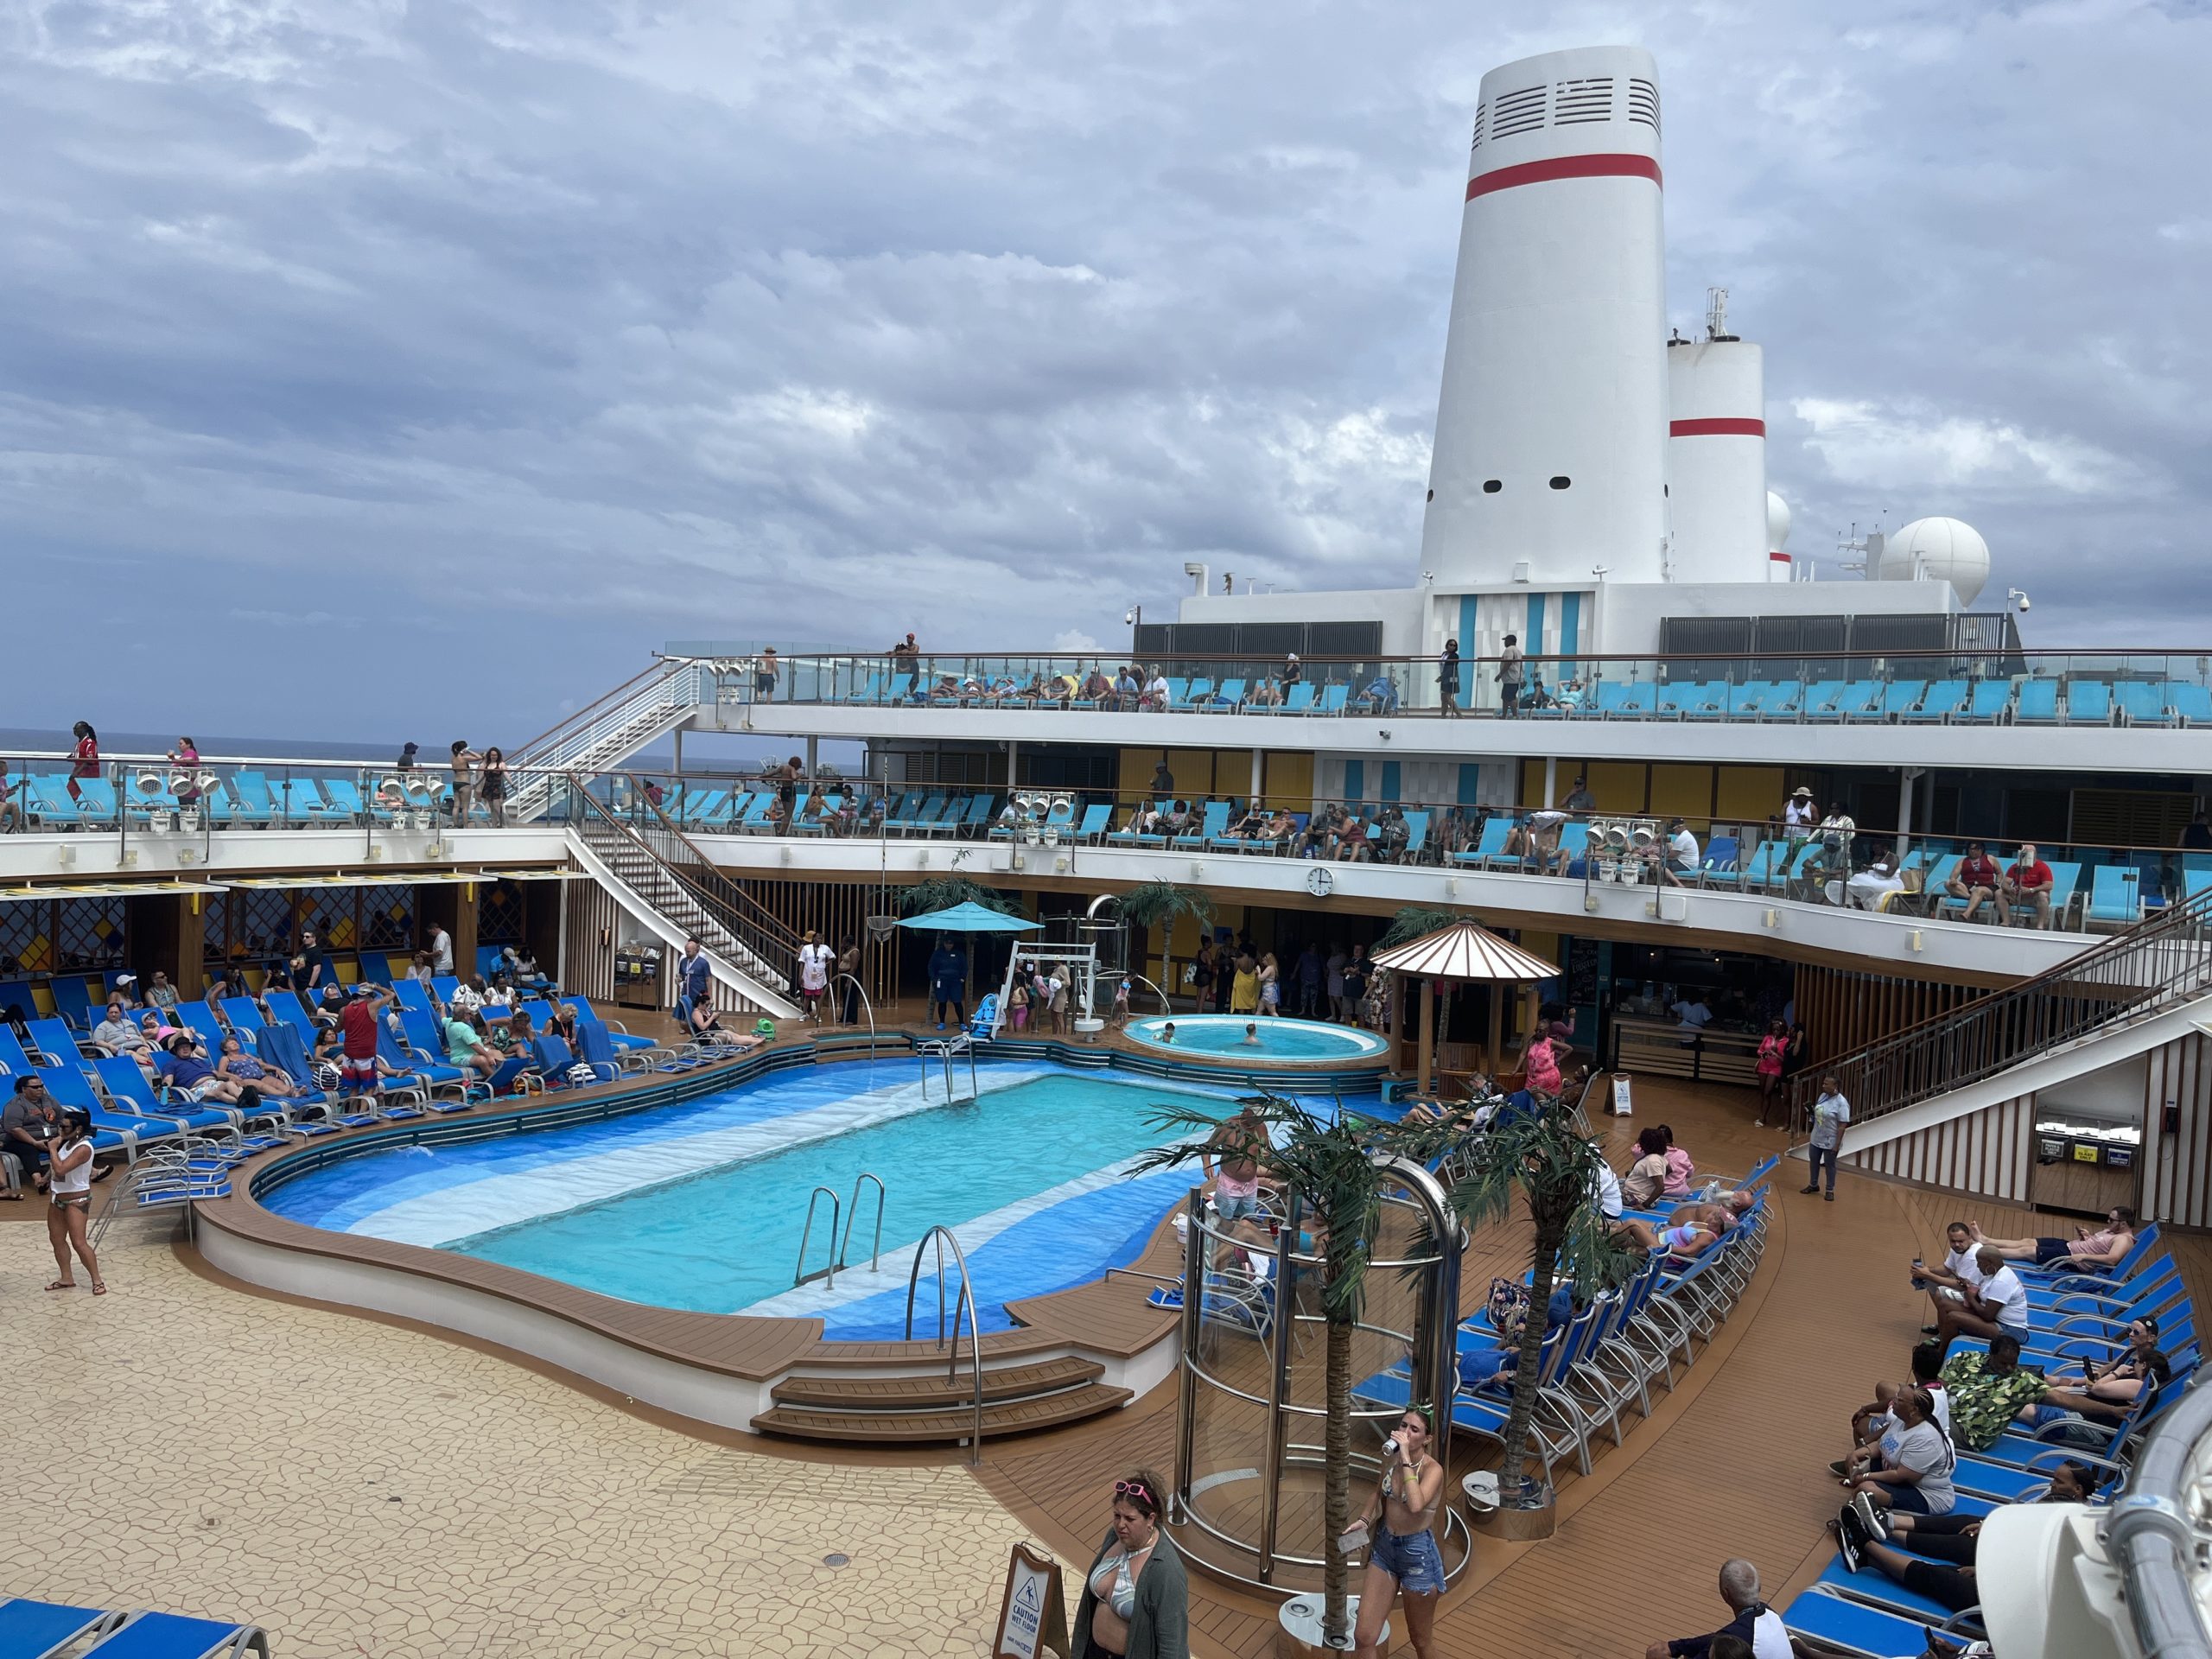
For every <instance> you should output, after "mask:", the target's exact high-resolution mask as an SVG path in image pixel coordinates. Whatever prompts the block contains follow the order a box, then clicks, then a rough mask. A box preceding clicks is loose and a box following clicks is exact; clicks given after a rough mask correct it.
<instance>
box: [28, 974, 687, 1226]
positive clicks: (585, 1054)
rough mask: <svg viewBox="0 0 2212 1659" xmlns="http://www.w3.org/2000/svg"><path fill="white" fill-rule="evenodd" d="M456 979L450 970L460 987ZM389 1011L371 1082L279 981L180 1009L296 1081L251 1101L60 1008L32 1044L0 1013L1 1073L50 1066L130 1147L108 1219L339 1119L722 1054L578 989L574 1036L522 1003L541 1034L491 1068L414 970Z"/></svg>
mask: <svg viewBox="0 0 2212 1659" xmlns="http://www.w3.org/2000/svg"><path fill="white" fill-rule="evenodd" d="M455 983H456V982H454V981H453V980H451V979H450V978H448V980H446V981H445V982H444V984H445V987H446V989H447V992H448V994H450V992H451V990H452V989H453V988H454V985H455ZM395 990H396V995H397V997H398V1003H397V1008H396V1010H394V1011H393V1012H394V1015H395V1017H396V1020H397V1025H398V1027H399V1029H398V1030H397V1032H395V1031H394V1030H393V1029H392V1023H393V1022H392V1020H385V1021H384V1022H381V1023H380V1027H379V1031H378V1042H379V1052H380V1054H381V1058H383V1059H384V1061H385V1064H386V1065H388V1066H389V1067H390V1068H391V1071H392V1072H393V1075H391V1076H389V1077H385V1078H384V1079H383V1080H382V1087H381V1088H380V1090H379V1091H378V1093H376V1094H374V1095H357V1094H346V1093H341V1092H340V1091H339V1090H337V1088H336V1085H335V1080H334V1078H332V1077H329V1076H328V1075H327V1071H324V1072H321V1073H319V1072H318V1069H317V1067H316V1066H315V1064H314V1063H313V1062H312V1061H311V1059H310V1058H309V1056H310V1053H311V1051H312V1048H313V1045H314V1041H315V1016H314V1014H313V1012H312V1010H311V1009H310V1008H309V1007H308V1005H307V1004H306V1002H305V1001H303V1000H302V998H300V997H298V996H296V995H288V994H283V993H277V994H272V995H269V996H266V997H264V998H260V999H255V998H251V997H231V998H226V1000H225V1001H224V1002H223V1004H222V1006H221V1010H220V1013H218V1011H217V1010H216V1009H215V1008H213V1007H210V1006H209V1005H208V1004H207V1002H205V1001H188V1002H181V1003H179V1004H178V1005H177V1007H175V1009H174V1010H173V1011H172V1013H171V1018H172V1020H174V1021H175V1023H176V1024H177V1025H179V1026H180V1027H183V1028H184V1029H186V1030H188V1031H190V1032H192V1033H194V1035H195V1036H196V1037H198V1038H199V1039H200V1040H201V1041H202V1042H203V1043H205V1044H206V1045H207V1048H208V1051H209V1052H210V1053H211V1054H212V1053H214V1052H218V1051H219V1049H220V1046H221V1044H222V1042H223V1040H224V1039H226V1037H231V1036H236V1037H238V1038H239V1039H241V1041H242V1042H243V1043H244V1044H245V1046H246V1047H247V1049H248V1050H249V1051H251V1052H252V1053H253V1054H254V1056H255V1057H256V1058H258V1059H259V1060H260V1061H261V1063H262V1064H263V1065H264V1066H267V1067H269V1068H270V1069H271V1070H272V1071H277V1072H279V1073H281V1074H282V1075H283V1076H284V1077H287V1078H289V1079H290V1080H291V1081H292V1082H293V1083H294V1084H296V1090H295V1092H294V1093H292V1094H290V1095H286V1096H263V1097H262V1098H261V1099H260V1100H259V1101H257V1102H256V1103H253V1104H251V1105H245V1104H243V1103H240V1104H235V1105H233V1104H227V1103H221V1102H217V1101H194V1100H192V1099H190V1098H189V1097H188V1096H184V1095H182V1094H181V1093H179V1092H178V1091H176V1090H173V1089H171V1088H169V1087H168V1085H166V1084H160V1083H158V1082H156V1081H155V1080H153V1079H149V1077H147V1075H146V1074H145V1072H144V1071H142V1070H140V1068H139V1065H138V1063H137V1061H136V1060H135V1059H132V1058H130V1057H128V1056H126V1055H118V1054H114V1053H112V1052H110V1051H109V1050H107V1049H105V1048H104V1047H102V1046H100V1045H99V1044H97V1043H94V1042H92V1041H91V1040H90V1039H86V1038H84V1037H82V1036H80V1035H79V1033H76V1032H74V1031H73V1030H71V1029H70V1027H68V1026H67V1024H65V1023H64V1022H63V1021H61V1020H60V1019H58V1018H42V1019H38V1020H31V1021H30V1022H29V1025H28V1027H27V1029H28V1031H29V1046H25V1044H24V1043H23V1042H22V1040H21V1039H18V1038H17V1037H16V1033H15V1032H14V1031H13V1030H12V1029H11V1028H10V1027H5V1026H0V1077H15V1076H24V1075H29V1073H30V1072H32V1071H35V1072H37V1074H38V1075H39V1076H40V1077H42V1078H44V1080H45V1082H46V1085H47V1089H48V1092H49V1093H50V1094H51V1095H52V1096H54V1100H55V1101H56V1102H57V1103H59V1104H60V1105H62V1106H65V1107H76V1108H79V1109H82V1110H83V1111H84V1112H85V1113H86V1115H87V1116H89V1117H90V1118H91V1120H92V1131H93V1133H92V1147H93V1151H94V1153H95V1154H96V1155H100V1156H111V1155H120V1156H121V1157H122V1159H123V1160H124V1161H125V1162H126V1163H127V1164H128V1165H129V1166H130V1169H129V1173H128V1175H127V1177H126V1179H125V1180H124V1184H123V1185H121V1186H119V1187H118V1189H117V1191H116V1192H115V1195H114V1197H113V1198H111V1200H110V1202H109V1203H108V1205H105V1207H104V1208H103V1210H102V1211H101V1212H100V1214H99V1217H98V1218H97V1219H96V1221H95V1224H94V1225H95V1227H96V1229H98V1230H99V1231H101V1232H105V1229H106V1228H107V1226H108V1225H110V1224H111V1223H112V1221H113V1220H114V1219H115V1217H117V1216H118V1215H120V1214H124V1213H140V1212H145V1211H154V1210H160V1209H165V1208H169V1207H174V1206H177V1205H188V1204H189V1203H190V1201H191V1200H193V1199H195V1198H220V1197H224V1196H226V1195H227V1194H228V1192H229V1191H230V1186H229V1177H230V1173H231V1172H232V1170H233V1169H235V1168H236V1167H237V1166H238V1165H239V1164H241V1163H243V1162H244V1161H245V1160H246V1159H248V1158H250V1157H251V1156H252V1155H254V1154H256V1153H258V1152H264V1151H267V1150H269V1149H270V1148H271V1147H276V1146H278V1145H281V1144H283V1142H284V1141H287V1140H289V1139H300V1140H306V1139H311V1138H315V1137H318V1136H321V1135H331V1134H334V1133H336V1132H337V1131H339V1130H340V1129H346V1128H365V1127H368V1126H371V1125H374V1124H378V1123H393V1122H407V1121H410V1120H412V1119H419V1118H423V1117H429V1116H451V1115H454V1114H458V1113H463V1112H467V1111H471V1110H474V1109H475V1108H477V1107H479V1106H481V1105H483V1104H485V1103H487V1102H490V1101H492V1100H493V1099H496V1098H498V1097H499V1096H505V1095H512V1094H536V1093H541V1092H545V1091H549V1090H554V1091H557V1090H567V1089H575V1088H583V1087H588V1086H592V1085H594V1084H603V1083H611V1082H613V1081H615V1080H617V1079H618V1078H620V1077H629V1076H634V1075H637V1074H639V1073H641V1072H646V1071H658V1072H677V1071H689V1070H692V1069H694V1068H696V1067H697V1066H700V1065H707V1064H709V1063H710V1062H711V1061H712V1060H713V1059H714V1058H717V1056H716V1055H715V1052H713V1051H712V1049H711V1048H709V1047H708V1046H704V1045H702V1044H698V1043H690V1042H687V1043H683V1044H679V1045H677V1046H673V1047H663V1046H659V1045H657V1044H655V1043H653V1042H652V1039H648V1038H645V1037H639V1036H633V1035H632V1034H631V1033H628V1032H626V1031H623V1030H621V1029H620V1027H609V1025H608V1024H607V1022H606V1021H604V1020H601V1018H600V1017H599V1016H598V1015H597V1014H594V1012H593V1010H592V1009H591V1007H590V1005H589V1004H588V1003H587V1002H585V1001H583V999H582V998H581V997H567V998H563V999H562V1000H563V1001H565V1002H567V1003H568V1004H569V1006H570V1007H573V1008H575V1011H576V1014H577V1027H576V1030H577V1043H578V1046H577V1048H576V1049H575V1050H572V1049H571V1048H570V1047H569V1045H568V1043H567V1042H566V1041H564V1040H563V1039H561V1038H560V1037H558V1036H556V1035H554V1034H553V1033H550V1032H549V1031H544V1030H543V1029H542V1027H543V1025H544V1024H545V1023H546V1022H547V1021H549V1020H550V1019H551V1017H552V1014H553V1008H552V1006H551V1004H550V1002H537V1003H531V1002H524V1003H523V1004H521V1005H520V1006H521V1007H523V1008H524V1010H525V1011H527V1012H529V1013H530V1014H531V1016H532V1022H533V1024H534V1025H536V1026H537V1027H541V1029H540V1031H539V1033H538V1034H537V1036H536V1037H535V1039H533V1041H532V1042H531V1046H530V1048H529V1050H528V1051H527V1052H518V1053H516V1054H513V1055H511V1056H509V1057H507V1058H505V1060H504V1061H503V1062H502V1063H501V1065H499V1068H498V1070H496V1071H493V1073H491V1074H490V1075H489V1076H488V1077H486V1076H482V1075H480V1074H479V1073H477V1072H475V1071H472V1070H467V1069H464V1068H462V1067H460V1066H456V1065H451V1064H449V1063H448V1058H447V1053H446V1046H445V1042H444V1039H443V1033H442V1027H441V1025H440V1019H441V1010H440V1009H439V1007H438V1006H437V1005H436V1003H435V1002H434V1001H433V1000H432V998H431V995H430V993H429V992H426V991H425V990H424V989H423V987H422V986H421V985H420V984H418V983H416V982H415V981H412V980H403V981H401V982H400V983H399V984H398V985H397V987H396V988H395ZM0 1179H3V1180H5V1181H6V1183H7V1184H8V1185H10V1187H11V1188H13V1187H15V1186H16V1185H19V1184H20V1182H21V1179H22V1171H21V1169H20V1167H19V1166H17V1162H16V1159H15V1158H14V1157H13V1156H11V1155H8V1154H0Z"/></svg>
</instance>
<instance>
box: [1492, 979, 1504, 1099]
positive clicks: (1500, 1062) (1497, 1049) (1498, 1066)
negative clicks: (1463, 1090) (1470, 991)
mask: <svg viewBox="0 0 2212 1659" xmlns="http://www.w3.org/2000/svg"><path fill="white" fill-rule="evenodd" d="M1505 998H1506V988H1505V987H1504V986H1503V985H1500V984H1493V985H1492V986H1491V988H1490V1074H1491V1077H1496V1076H1497V1074H1498V1073H1499V1072H1501V1071H1504V1070H1505Z"/></svg>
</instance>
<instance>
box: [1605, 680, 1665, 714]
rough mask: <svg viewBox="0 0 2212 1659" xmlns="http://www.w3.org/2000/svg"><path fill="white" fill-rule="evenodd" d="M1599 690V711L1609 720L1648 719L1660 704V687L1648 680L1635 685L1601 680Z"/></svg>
mask: <svg viewBox="0 0 2212 1659" xmlns="http://www.w3.org/2000/svg"><path fill="white" fill-rule="evenodd" d="M1597 690H1598V702H1597V708H1598V713H1599V715H1600V716H1601V717H1603V718H1605V719H1607V720H1642V719H1646V718H1649V715H1651V713H1652V711H1653V710H1654V709H1656V707H1657V706H1658V702H1659V688H1658V687H1657V686H1656V685H1654V684H1652V683H1650V682H1649V681H1648V680H1646V681H1642V682H1639V683H1637V684H1634V685H1619V684H1616V683H1614V682H1612V681H1611V680H1600V681H1599V682H1598V688H1597Z"/></svg>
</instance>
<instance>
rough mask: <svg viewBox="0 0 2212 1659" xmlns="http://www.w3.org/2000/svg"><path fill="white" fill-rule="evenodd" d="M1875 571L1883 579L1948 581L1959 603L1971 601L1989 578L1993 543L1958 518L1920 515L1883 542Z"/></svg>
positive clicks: (1972, 601) (1893, 580) (1897, 580)
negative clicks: (1986, 540)
mask: <svg viewBox="0 0 2212 1659" xmlns="http://www.w3.org/2000/svg"><path fill="white" fill-rule="evenodd" d="M1874 575H1875V577H1876V578H1877V579H1878V580H1879V581H1882V582H1912V581H1916V580H1919V581H1927V582H1949V583H1950V584H1951V588H1952V591H1953V592H1955V594H1958V596H1959V603H1960V604H1961V605H1971V604H1973V603H1974V596H1975V595H1976V594H1980V592H1981V588H1982V584H1983V583H1984V582H1987V581H1988V580H1989V543H1987V542H1985V541H1983V540H1982V539H1981V533H1980V531H1977V530H1975V529H1974V526H1973V525H1972V524H1962V523H1961V522H1960V521H1959V520H1958V519H1956V518H1916V519H1914V520H1913V521H1912V522H1911V523H1910V524H1907V525H1906V526H1905V527H1904V529H1903V530H1900V531H1897V534H1896V535H1894V536H1892V537H1890V538H1889V539H1888V540H1887V541H1886V542H1885V543H1883V546H1882V562H1881V563H1880V564H1879V565H1878V567H1877V568H1876V569H1875V571H1874Z"/></svg>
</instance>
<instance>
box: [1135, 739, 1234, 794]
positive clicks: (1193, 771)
mask: <svg viewBox="0 0 2212 1659" xmlns="http://www.w3.org/2000/svg"><path fill="white" fill-rule="evenodd" d="M1166 753H1167V770H1168V771H1169V772H1173V774H1174V775H1175V792H1176V793H1177V794H1178V795H1179V796H1181V797H1183V798H1184V799H1185V800H1188V799H1190V798H1192V797H1193V796H1196V797H1197V798H1199V799H1201V800H1203V799H1205V797H1206V796H1208V795H1210V794H1211V793H1212V792H1213V786H1214V785H1213V751H1212V750H1211V749H1169V750H1168V751H1167V752H1166ZM1159 764H1160V750H1158V749H1123V750H1122V760H1121V771H1120V772H1119V774H1118V776H1119V777H1120V779H1121V780H1122V781H1121V796H1122V799H1123V800H1124V801H1133V800H1135V799H1136V798H1139V797H1140V796H1141V795H1142V794H1144V792H1145V791H1147V789H1148V788H1149V787H1150V786H1151V784H1152V772H1153V768H1154V766H1158V765H1159Z"/></svg>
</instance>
